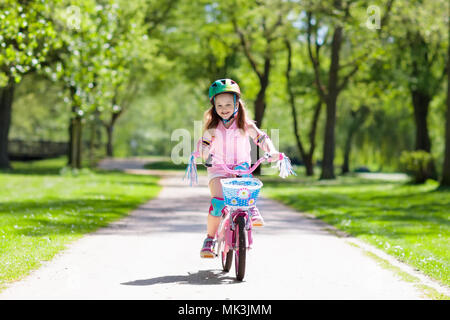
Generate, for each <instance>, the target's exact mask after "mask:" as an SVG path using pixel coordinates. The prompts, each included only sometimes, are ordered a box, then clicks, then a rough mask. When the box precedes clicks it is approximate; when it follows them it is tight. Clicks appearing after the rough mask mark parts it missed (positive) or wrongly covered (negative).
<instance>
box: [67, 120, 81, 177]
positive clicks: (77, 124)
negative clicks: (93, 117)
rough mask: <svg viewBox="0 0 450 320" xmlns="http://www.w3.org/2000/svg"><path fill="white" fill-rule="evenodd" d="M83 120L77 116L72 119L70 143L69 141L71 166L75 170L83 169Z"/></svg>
mask: <svg viewBox="0 0 450 320" xmlns="http://www.w3.org/2000/svg"><path fill="white" fill-rule="evenodd" d="M81 126H82V124H81V118H80V117H79V116H75V117H73V118H71V119H70V126H69V127H70V141H69V156H68V158H69V163H68V164H69V166H70V167H72V168H73V169H80V168H81V148H82V139H81V138H82V134H81Z"/></svg>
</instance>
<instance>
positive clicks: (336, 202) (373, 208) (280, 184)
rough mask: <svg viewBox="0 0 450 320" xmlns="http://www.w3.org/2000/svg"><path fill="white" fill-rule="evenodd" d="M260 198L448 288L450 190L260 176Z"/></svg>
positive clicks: (352, 179) (353, 180)
mask: <svg viewBox="0 0 450 320" xmlns="http://www.w3.org/2000/svg"><path fill="white" fill-rule="evenodd" d="M261 180H262V181H263V182H264V187H263V189H262V195H265V196H268V197H272V198H274V199H277V200H280V201H281V202H283V203H285V204H287V205H289V206H292V207H294V208H295V209H298V210H299V211H303V212H308V213H311V214H313V215H314V216H316V217H317V218H319V219H321V220H323V221H325V222H327V223H329V224H331V225H333V226H335V227H337V228H338V229H340V230H343V231H345V232H347V233H349V234H351V235H353V236H355V237H357V238H360V239H362V240H365V241H367V242H369V243H371V244H372V245H374V246H376V247H378V248H380V249H382V250H384V251H385V252H387V253H389V254H391V255H393V256H395V257H397V258H398V259H399V260H402V261H404V262H406V263H408V264H410V265H412V266H414V267H415V268H417V269H418V270H421V271H422V272H424V273H425V274H427V275H429V276H430V277H432V278H434V279H437V280H439V281H440V282H442V283H443V284H445V285H447V286H449V285H450V190H446V191H445V190H439V189H438V185H437V183H434V182H430V183H427V184H424V185H409V184H406V183H404V182H394V181H380V180H369V179H362V178H357V177H339V178H338V179H337V180H335V181H318V180H317V178H314V179H313V178H301V177H288V178H287V179H286V180H282V179H277V178H273V177H272V178H270V177H262V178H261Z"/></svg>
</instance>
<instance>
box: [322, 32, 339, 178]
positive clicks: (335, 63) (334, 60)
mask: <svg viewBox="0 0 450 320" xmlns="http://www.w3.org/2000/svg"><path fill="white" fill-rule="evenodd" d="M341 43H342V27H341V26H336V27H335V29H334V34H333V43H332V45H331V65H330V74H329V78H328V95H327V99H326V107H327V108H326V110H327V115H326V122H325V138H324V144H323V160H322V173H321V175H320V179H321V180H324V179H335V178H336V177H335V175H334V153H335V126H336V103H337V98H338V95H339V87H338V81H339V56H340V50H341Z"/></svg>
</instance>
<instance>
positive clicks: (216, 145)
mask: <svg viewBox="0 0 450 320" xmlns="http://www.w3.org/2000/svg"><path fill="white" fill-rule="evenodd" d="M246 128H247V130H246V131H245V132H244V130H242V129H239V128H238V126H237V123H236V121H233V123H232V124H231V125H230V127H228V128H226V127H225V126H224V124H223V122H222V121H220V122H219V124H218V125H217V128H215V129H210V130H207V131H205V132H204V133H203V136H202V138H201V143H200V141H199V145H200V150H199V151H200V153H201V155H202V157H203V159H206V158H207V157H208V155H209V154H210V153H212V154H214V156H215V157H214V158H213V162H212V163H213V165H214V164H219V163H222V164H227V165H237V164H240V163H242V162H247V163H249V164H251V146H250V140H249V137H250V138H251V139H253V141H254V142H255V143H256V144H257V145H258V146H259V147H260V148H262V149H263V150H264V151H265V152H275V151H276V150H275V147H274V146H273V143H272V141H271V140H270V139H269V137H268V136H267V134H266V133H265V132H264V131H262V130H260V129H258V127H257V126H256V125H255V124H254V123H253V122H247V127H246Z"/></svg>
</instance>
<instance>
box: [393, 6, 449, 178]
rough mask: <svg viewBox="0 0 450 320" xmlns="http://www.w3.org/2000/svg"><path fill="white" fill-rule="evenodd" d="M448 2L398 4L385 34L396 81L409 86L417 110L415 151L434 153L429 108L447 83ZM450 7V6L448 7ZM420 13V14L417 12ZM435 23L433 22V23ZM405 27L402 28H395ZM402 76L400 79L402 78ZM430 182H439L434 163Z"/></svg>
mask: <svg viewBox="0 0 450 320" xmlns="http://www.w3.org/2000/svg"><path fill="white" fill-rule="evenodd" d="M446 3H447V2H446V1H445V2H444V1H439V2H437V1H434V2H425V1H420V0H417V1H412V2H408V3H402V2H399V3H398V5H397V6H396V7H395V8H394V11H393V15H392V27H391V28H388V32H386V34H387V35H388V36H389V37H390V38H391V39H392V41H391V42H392V44H391V45H390V47H391V48H392V50H394V51H393V52H394V54H395V55H396V57H394V59H395V60H394V61H396V73H397V80H400V79H401V78H403V79H401V80H400V81H402V82H404V83H406V86H407V88H408V89H409V92H410V96H411V104H412V108H413V110H414V124H415V128H416V132H415V148H414V149H415V150H423V151H425V152H427V153H431V152H432V141H431V138H430V133H429V125H428V121H429V119H428V118H429V117H428V115H429V108H430V104H431V102H432V100H433V99H434V97H436V96H437V95H438V93H439V92H440V90H441V88H442V86H441V84H442V82H443V80H444V79H445V67H444V68H441V67H440V66H442V65H444V66H445V51H444V50H442V43H443V39H442V34H443V32H442V31H443V29H444V24H443V23H442V22H443V19H439V18H438V17H442V16H443V15H442V13H441V8H442V7H445V5H446ZM447 5H448V4H447ZM418 9H419V10H418ZM431 21H432V22H431ZM399 23H401V24H402V26H403V27H402V28H396V27H395V25H398V24H399ZM399 74H400V75H399ZM400 81H399V82H400ZM427 172H429V174H430V176H429V177H428V178H432V179H437V171H436V167H435V163H434V161H431V162H430V169H429V170H427Z"/></svg>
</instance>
